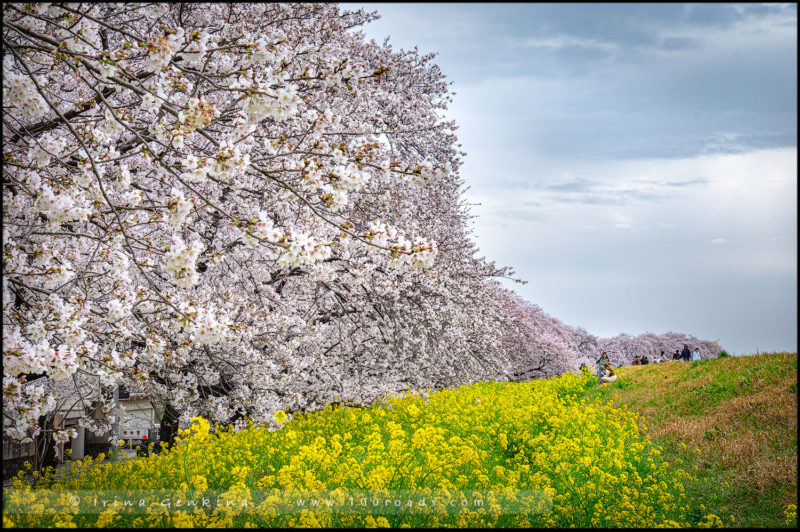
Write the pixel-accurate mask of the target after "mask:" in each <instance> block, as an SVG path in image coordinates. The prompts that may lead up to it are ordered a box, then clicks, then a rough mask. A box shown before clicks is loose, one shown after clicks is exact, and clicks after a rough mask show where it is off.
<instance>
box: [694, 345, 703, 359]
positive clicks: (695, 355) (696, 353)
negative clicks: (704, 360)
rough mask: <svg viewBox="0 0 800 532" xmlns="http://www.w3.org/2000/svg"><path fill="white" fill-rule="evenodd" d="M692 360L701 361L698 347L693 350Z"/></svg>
mask: <svg viewBox="0 0 800 532" xmlns="http://www.w3.org/2000/svg"><path fill="white" fill-rule="evenodd" d="M692 360H701V358H700V348H699V347H695V348H694V353H692Z"/></svg>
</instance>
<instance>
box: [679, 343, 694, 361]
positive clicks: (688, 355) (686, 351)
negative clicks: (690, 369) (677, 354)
mask: <svg viewBox="0 0 800 532" xmlns="http://www.w3.org/2000/svg"><path fill="white" fill-rule="evenodd" d="M681 358H682V359H683V360H685V361H686V362H689V359H690V358H692V352H691V351H689V344H683V351H681Z"/></svg>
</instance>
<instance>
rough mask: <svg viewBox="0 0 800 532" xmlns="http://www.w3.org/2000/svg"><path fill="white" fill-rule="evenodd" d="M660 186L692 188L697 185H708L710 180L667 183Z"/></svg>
mask: <svg viewBox="0 0 800 532" xmlns="http://www.w3.org/2000/svg"><path fill="white" fill-rule="evenodd" d="M660 184H661V185H664V186H666V187H692V186H695V185H707V184H708V179H690V180H688V181H666V182H663V183H660Z"/></svg>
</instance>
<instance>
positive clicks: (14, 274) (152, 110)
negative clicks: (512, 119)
mask: <svg viewBox="0 0 800 532" xmlns="http://www.w3.org/2000/svg"><path fill="white" fill-rule="evenodd" d="M374 17H375V15H374V14H367V13H364V12H361V11H357V12H347V11H342V10H340V9H339V8H338V7H337V6H335V5H329V4H263V3H257V4H238V3H237V4H218V3H214V4H196V3H192V4H161V5H159V4H118V3H97V4H95V3H86V4H58V5H54V4H5V5H4V6H3V109H4V117H3V160H4V165H3V265H4V270H3V277H2V282H3V305H4V306H3V325H4V327H3V362H4V364H3V365H4V369H3V424H4V429H5V430H4V433H5V434H7V435H10V436H12V437H13V438H16V439H26V438H33V437H35V436H37V435H39V434H43V435H45V436H47V438H44V440H43V441H47V440H48V439H50V440H55V441H66V440H67V439H68V438H69V437H70V436H74V432H72V431H65V430H58V428H57V427H56V428H54V427H53V426H52V421H53V416H54V413H55V412H56V411H57V410H58V409H59V408H61V409H62V410H63V409H64V408H67V409H75V410H77V411H79V412H81V414H82V415H83V419H82V420H81V424H82V425H83V426H86V427H88V428H89V429H90V430H92V431H95V432H97V433H102V432H107V431H108V430H109V428H110V426H109V423H108V422H107V421H105V420H107V419H109V418H108V416H106V417H105V418H102V419H98V416H93V415H91V413H92V412H96V411H97V409H98V408H101V409H103V410H105V411H109V410H110V408H111V406H110V395H109V394H108V393H103V390H109V389H110V388H112V387H114V386H120V385H125V386H127V387H129V388H136V389H139V390H142V391H143V392H144V393H145V394H147V397H148V398H149V399H150V400H151V401H153V402H154V403H155V404H157V405H158V406H159V408H160V409H163V411H164V418H163V420H162V423H161V431H162V435H161V437H162V439H171V438H173V437H174V435H175V432H176V430H177V427H178V426H179V425H180V424H181V423H183V424H186V423H187V422H188V418H189V417H190V416H193V415H197V414H202V415H204V416H207V417H209V418H210V419H212V420H214V421H215V422H218V423H242V422H243V420H244V419H245V418H248V417H249V418H252V419H254V420H256V421H262V422H267V421H268V420H270V419H272V416H273V414H274V413H275V412H276V411H277V410H279V409H286V410H295V411H296V410H301V409H308V408H314V407H315V406H317V405H321V404H324V403H325V402H328V401H352V402H354V403H357V404H364V403H368V402H370V401H372V400H374V399H375V398H376V397H379V396H380V395H382V394H384V393H385V392H386V391H390V390H391V391H398V390H402V389H407V388H427V387H443V386H449V385H452V384H454V383H458V382H474V381H479V380H489V379H505V378H509V377H512V376H513V375H515V374H519V373H520V371H522V372H523V373H524V372H525V371H527V370H526V368H529V369H530V368H534V367H535V369H536V372H538V373H540V374H548V373H558V372H560V371H563V370H564V369H567V368H568V367H571V366H574V365H575V363H576V361H577V360H578V358H579V357H580V356H584V355H585V356H588V353H590V352H591V351H592V350H594V349H595V348H596V347H597V342H596V339H594V340H593V338H594V337H591V336H590V335H588V334H586V333H585V331H581V330H573V329H571V328H567V327H565V326H563V324H562V325H558V323H560V322H557V320H553V319H551V318H549V317H547V316H546V315H544V314H543V313H542V312H541V309H538V307H535V306H531V305H530V304H527V303H525V302H523V301H521V300H519V298H516V297H515V296H514V295H513V294H511V293H509V292H507V291H506V290H504V289H503V288H501V286H500V284H499V282H498V281H497V278H499V277H508V276H511V275H512V274H513V272H511V271H510V270H509V269H507V268H499V267H497V266H495V265H494V264H493V263H491V262H487V261H486V260H485V259H483V258H478V257H476V251H477V250H476V248H475V247H474V244H473V243H472V241H471V239H470V231H469V229H468V220H469V213H468V208H467V205H466V204H465V202H464V201H463V199H462V197H461V190H462V180H461V178H460V177H459V175H458V169H459V167H460V164H461V156H462V155H463V154H462V153H461V152H459V151H458V149H457V145H456V137H455V134H454V130H455V125H454V124H453V123H452V122H448V121H446V120H444V119H443V116H442V112H443V110H444V109H445V108H446V105H447V103H448V102H449V101H450V98H451V92H450V91H449V89H448V84H447V83H446V82H445V80H444V76H443V74H442V73H441V72H440V70H439V68H438V67H437V66H436V65H435V64H433V63H432V58H433V56H432V55H420V54H418V53H417V52H416V50H415V51H403V50H400V51H395V50H393V49H392V47H391V46H389V45H388V44H387V43H384V44H378V43H376V42H374V41H369V42H367V41H366V40H365V37H364V35H363V34H362V33H360V32H359V31H358V27H359V26H360V25H363V24H364V23H366V22H369V21H370V20H372V19H373V18H374ZM570 331H571V332H570ZM581 335H583V339H582V340H581V338H580V337H581ZM576 342H577V343H576ZM593 342H594V343H593ZM576 346H578V347H577V349H576ZM520 368H522V370H521V369H520ZM529 373H530V372H529ZM54 382H55V383H58V386H57V387H56V388H53V386H52V383H54ZM43 383H45V384H43ZM54 390H56V391H54ZM67 397H68V398H69V401H67V400H66V398H67ZM59 400H60V401H61V402H59ZM62 403H63V405H66V406H63V405H62Z"/></svg>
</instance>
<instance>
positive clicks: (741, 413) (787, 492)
mask: <svg viewBox="0 0 800 532" xmlns="http://www.w3.org/2000/svg"><path fill="white" fill-rule="evenodd" d="M587 396H588V397H590V398H594V399H597V400H600V401H609V402H610V403H611V404H613V405H614V406H617V407H620V406H622V405H627V407H628V409H629V410H631V411H635V412H638V413H639V414H640V415H641V418H642V419H641V420H640V426H647V432H648V433H649V434H650V437H651V438H653V441H654V443H655V444H657V445H661V446H662V447H663V448H664V457H665V458H667V459H668V460H670V461H671V462H673V463H675V464H676V465H678V464H681V463H682V464H683V466H684V467H686V468H687V469H688V470H689V471H691V472H692V473H694V475H695V477H696V478H695V480H691V481H688V482H687V483H686V490H687V494H688V495H690V496H691V498H693V499H694V500H695V501H701V503H702V505H703V506H704V507H705V508H703V506H700V507H699V508H698V509H697V511H699V512H703V513H706V512H710V513H714V514H716V515H719V516H721V517H723V522H724V524H725V526H737V527H738V526H744V527H748V526H749V527H779V526H786V517H785V510H786V508H787V506H789V505H792V504H796V503H797V353H772V354H760V355H752V356H745V357H726V358H719V359H713V360H702V361H698V362H672V361H671V362H667V363H662V364H650V365H647V366H631V367H625V368H621V371H620V377H619V379H618V380H617V381H616V382H615V383H613V384H610V385H605V386H603V387H599V386H598V387H597V388H596V389H594V390H591V391H589V392H587ZM684 445H685V447H684ZM697 449H699V450H700V452H699V453H697ZM790 512H791V510H790Z"/></svg>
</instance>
